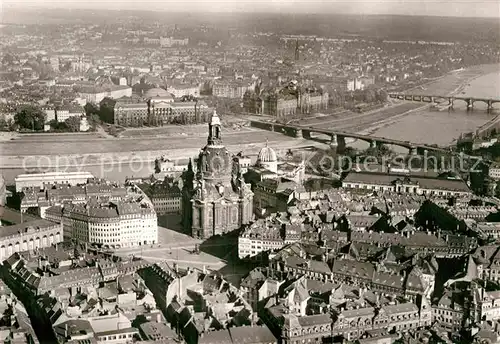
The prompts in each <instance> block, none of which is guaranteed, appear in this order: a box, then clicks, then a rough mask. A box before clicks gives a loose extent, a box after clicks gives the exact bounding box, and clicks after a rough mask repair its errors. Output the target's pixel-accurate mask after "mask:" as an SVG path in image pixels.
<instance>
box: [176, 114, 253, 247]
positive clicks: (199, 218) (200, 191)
mask: <svg viewBox="0 0 500 344" xmlns="http://www.w3.org/2000/svg"><path fill="white" fill-rule="evenodd" d="M221 134H222V126H221V122H220V118H219V116H218V115H217V113H216V112H215V111H214V113H213V115H212V119H211V121H210V123H209V125H208V140H207V145H206V146H205V147H204V148H203V149H202V151H201V152H200V154H199V157H198V160H197V169H196V175H195V174H194V172H193V166H192V164H191V162H190V164H189V166H188V170H187V171H186V173H185V174H184V176H183V177H184V181H185V182H184V188H183V207H182V211H183V223H184V227H185V229H186V231H188V232H189V233H191V235H192V236H193V237H195V238H199V239H207V238H210V237H211V236H213V235H218V234H224V233H227V232H230V231H233V230H236V229H238V228H240V227H241V226H242V225H245V224H248V223H249V222H250V221H251V219H252V216H253V193H252V191H251V190H250V186H249V185H247V184H246V183H245V181H244V179H243V176H242V173H241V171H240V168H239V165H238V163H237V159H236V158H235V157H234V156H233V155H232V154H231V153H230V152H229V151H228V150H227V149H226V147H224V145H223V144H222V136H221Z"/></svg>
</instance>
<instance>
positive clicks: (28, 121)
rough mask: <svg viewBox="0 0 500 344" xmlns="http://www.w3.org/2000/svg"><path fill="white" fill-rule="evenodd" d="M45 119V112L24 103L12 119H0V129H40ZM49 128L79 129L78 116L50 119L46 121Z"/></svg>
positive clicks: (74, 130) (59, 129)
mask: <svg viewBox="0 0 500 344" xmlns="http://www.w3.org/2000/svg"><path fill="white" fill-rule="evenodd" d="M46 120H47V116H46V114H45V113H44V112H43V111H42V110H41V109H40V108H39V107H37V106H34V105H25V106H23V107H21V108H20V109H19V110H18V111H17V112H16V114H15V115H14V120H13V121H12V120H3V119H2V120H0V129H2V130H10V131H12V130H18V129H19V130H30V131H42V130H44V126H45V123H46ZM48 124H49V125H50V128H51V130H55V131H72V132H77V131H80V118H79V117H76V116H72V117H69V118H68V119H66V120H65V121H64V122H58V121H57V120H55V119H54V120H52V121H50V122H49V123H48Z"/></svg>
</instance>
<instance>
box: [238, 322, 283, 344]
mask: <svg viewBox="0 0 500 344" xmlns="http://www.w3.org/2000/svg"><path fill="white" fill-rule="evenodd" d="M229 333H230V335H231V339H232V340H233V343H237V344H260V343H262V344H264V343H265V344H270V343H276V342H277V340H276V337H274V335H273V334H272V332H271V330H269V328H268V327H267V326H266V325H263V326H242V327H231V328H229Z"/></svg>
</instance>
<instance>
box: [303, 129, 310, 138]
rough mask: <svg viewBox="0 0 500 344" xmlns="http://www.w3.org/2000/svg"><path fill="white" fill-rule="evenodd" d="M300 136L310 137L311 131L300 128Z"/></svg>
mask: <svg viewBox="0 0 500 344" xmlns="http://www.w3.org/2000/svg"><path fill="white" fill-rule="evenodd" d="M302 137H303V138H305V139H308V140H310V139H311V132H310V131H309V130H302Z"/></svg>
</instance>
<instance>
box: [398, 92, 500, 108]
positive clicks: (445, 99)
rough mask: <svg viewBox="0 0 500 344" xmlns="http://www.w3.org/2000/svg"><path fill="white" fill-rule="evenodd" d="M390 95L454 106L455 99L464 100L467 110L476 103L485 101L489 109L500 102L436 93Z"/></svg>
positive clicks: (408, 99) (403, 98)
mask: <svg viewBox="0 0 500 344" xmlns="http://www.w3.org/2000/svg"><path fill="white" fill-rule="evenodd" d="M389 97H390V98H393V99H399V100H407V101H413V102H426V103H433V104H436V103H443V102H444V103H446V102H448V106H449V107H450V108H453V104H454V103H455V101H463V102H465V104H466V105H467V110H472V109H473V108H474V103H476V102H483V103H485V104H486V106H487V111H488V112H490V111H491V110H493V104H495V103H500V99H489V98H473V97H457V96H436V95H416V94H404V93H389Z"/></svg>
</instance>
